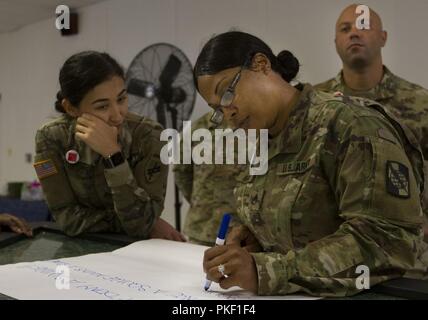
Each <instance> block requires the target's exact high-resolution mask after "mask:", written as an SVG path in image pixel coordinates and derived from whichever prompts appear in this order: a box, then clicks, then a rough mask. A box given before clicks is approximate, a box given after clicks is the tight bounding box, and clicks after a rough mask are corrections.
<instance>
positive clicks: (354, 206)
mask: <svg viewBox="0 0 428 320" xmlns="http://www.w3.org/2000/svg"><path fill="white" fill-rule="evenodd" d="M379 130H382V131H381V132H382V134H381V135H379V134H378V132H379ZM328 139H330V141H327V143H326V146H325V149H324V154H323V156H322V159H321V162H322V164H321V167H322V169H323V170H324V172H325V176H326V177H327V179H328V181H329V184H330V187H331V189H332V191H333V192H334V194H335V197H336V199H337V204H338V213H339V216H340V218H341V219H342V221H343V222H342V224H341V225H340V227H339V228H338V230H337V231H336V232H335V233H333V234H331V235H329V236H327V237H325V238H322V239H320V240H317V241H314V242H311V243H309V244H308V245H307V246H306V247H304V248H303V249H301V250H291V251H289V252H287V253H286V254H280V253H255V254H253V258H254V260H255V263H256V267H257V272H258V283H259V289H258V290H259V292H258V293H259V294H261V295H275V294H288V293H293V292H297V291H304V292H306V293H309V294H313V295H320V296H346V295H352V294H355V293H357V292H359V291H361V290H362V288H361V287H358V286H357V281H358V280H357V277H358V276H359V275H360V273H357V267H358V266H360V265H364V266H366V267H367V268H368V270H369V272H370V273H369V276H370V277H369V278H368V279H369V283H370V286H373V285H375V284H377V283H379V282H381V281H385V280H388V279H392V278H397V277H400V276H402V275H403V274H404V273H405V271H406V270H409V269H411V268H412V267H413V266H414V263H415V260H416V257H417V255H418V250H419V249H420V244H421V239H422V232H421V231H422V230H421V224H422V222H421V221H422V211H421V206H420V189H419V183H418V182H417V181H416V179H415V175H414V172H413V170H418V169H417V168H416V169H414V168H412V166H411V163H410V161H409V158H408V157H407V156H406V154H405V152H404V151H403V148H402V146H401V143H400V141H401V140H400V139H399V138H398V134H397V132H396V131H395V130H394V129H393V128H392V127H391V126H390V125H389V124H388V123H387V122H386V121H383V120H381V119H380V118H374V117H360V118H357V119H355V120H354V121H353V122H351V123H350V124H349V126H347V127H346V129H344V130H343V133H332V134H330V138H328ZM366 275H367V274H366Z"/></svg>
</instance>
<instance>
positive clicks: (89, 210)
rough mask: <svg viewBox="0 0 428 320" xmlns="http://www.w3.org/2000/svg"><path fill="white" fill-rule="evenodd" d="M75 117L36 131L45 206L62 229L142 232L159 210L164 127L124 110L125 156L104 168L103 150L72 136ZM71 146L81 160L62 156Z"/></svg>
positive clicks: (74, 232) (138, 234)
mask: <svg viewBox="0 0 428 320" xmlns="http://www.w3.org/2000/svg"><path fill="white" fill-rule="evenodd" d="M75 126H76V120H74V119H72V118H71V117H69V116H67V115H63V116H61V117H60V118H58V119H55V120H54V121H52V122H50V123H48V124H46V125H44V126H43V127H42V128H40V129H39V130H38V131H37V134H36V156H35V164H34V166H35V168H36V172H37V175H38V177H39V180H40V182H41V184H42V187H43V192H44V194H45V197H46V201H47V203H48V206H49V209H50V211H51V212H52V214H53V216H54V218H55V220H56V222H57V223H58V224H59V226H60V227H61V228H62V229H63V231H64V232H65V233H66V234H68V235H71V236H75V235H78V234H80V233H83V232H125V233H126V234H128V235H131V236H134V237H139V238H146V237H148V235H149V232H150V230H151V228H152V226H153V224H154V221H155V219H157V217H159V216H160V214H161V212H162V210H163V203H164V198H165V190H166V179H167V174H168V168H167V166H165V165H163V164H162V163H161V162H160V158H159V154H160V149H161V148H162V146H163V144H162V143H161V142H160V139H159V137H160V132H161V130H162V127H161V126H160V125H159V124H158V123H156V122H154V121H152V120H149V119H146V118H142V117H139V116H137V115H134V114H131V113H128V115H127V116H126V119H125V121H124V124H123V127H122V130H121V133H120V136H119V142H120V144H121V145H122V152H123V154H124V156H125V159H126V161H125V162H124V163H123V164H121V165H119V166H117V167H115V168H112V169H106V168H104V165H103V161H102V156H101V155H99V154H98V153H96V152H95V151H93V150H92V149H90V148H89V146H87V145H86V144H85V143H84V142H83V141H81V140H76V139H75V135H74V133H75ZM69 150H75V151H77V153H78V154H79V158H80V159H79V161H78V162H77V163H75V164H72V163H69V162H68V161H66V158H65V156H66V153H67V152H68V151H69Z"/></svg>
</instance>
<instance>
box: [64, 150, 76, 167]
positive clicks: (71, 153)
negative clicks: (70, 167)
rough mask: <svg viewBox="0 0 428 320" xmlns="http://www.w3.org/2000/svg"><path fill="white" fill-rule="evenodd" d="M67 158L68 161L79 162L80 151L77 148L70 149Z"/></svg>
mask: <svg viewBox="0 0 428 320" xmlns="http://www.w3.org/2000/svg"><path fill="white" fill-rule="evenodd" d="M65 160H67V162H68V163H71V164H75V163H78V162H79V153H78V152H77V151H76V150H69V151H67V153H66V154H65Z"/></svg>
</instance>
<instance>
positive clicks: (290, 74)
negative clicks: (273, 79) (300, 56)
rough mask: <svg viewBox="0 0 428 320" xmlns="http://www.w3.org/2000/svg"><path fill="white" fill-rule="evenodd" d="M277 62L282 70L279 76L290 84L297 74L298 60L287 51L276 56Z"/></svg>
mask: <svg viewBox="0 0 428 320" xmlns="http://www.w3.org/2000/svg"><path fill="white" fill-rule="evenodd" d="M277 59H278V62H279V64H280V66H281V68H282V72H281V76H282V77H283V78H284V79H285V81H287V82H290V81H291V80H293V79H294V78H295V77H296V76H297V74H298V73H299V69H300V63H299V60H297V58H296V57H295V56H294V55H293V54H292V53H291V52H290V51H288V50H283V51H281V52H280V53H279V54H278V56H277Z"/></svg>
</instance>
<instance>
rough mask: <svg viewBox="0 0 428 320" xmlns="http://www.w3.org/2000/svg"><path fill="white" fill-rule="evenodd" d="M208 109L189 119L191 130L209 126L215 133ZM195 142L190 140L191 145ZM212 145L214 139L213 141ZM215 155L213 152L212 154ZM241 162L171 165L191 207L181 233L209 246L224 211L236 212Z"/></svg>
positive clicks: (212, 132) (191, 239)
mask: <svg viewBox="0 0 428 320" xmlns="http://www.w3.org/2000/svg"><path fill="white" fill-rule="evenodd" d="M211 117H212V112H209V113H207V114H205V115H204V116H202V117H201V118H199V119H198V120H196V121H195V122H192V133H193V131H194V130H197V129H201V128H205V129H208V130H209V131H210V132H211V134H212V136H213V137H214V135H215V133H214V131H215V129H225V128H226V126H225V125H224V124H223V125H220V126H215V125H214V124H213V123H212V122H211V121H210V119H211ZM196 144H197V143H194V142H193V145H192V147H194V146H195V145H196ZM213 145H214V142H213ZM213 159H214V155H213ZM240 172H241V166H239V165H234V164H214V163H213V164H200V165H195V164H180V165H175V166H174V173H175V181H176V183H177V186H178V187H179V189H180V191H181V192H182V193H183V196H184V197H185V199H186V200H187V202H189V204H190V208H189V211H188V212H187V215H186V220H185V224H184V234H186V235H187V236H188V237H189V240H190V241H191V242H194V243H198V244H202V245H207V246H212V245H214V242H215V239H216V237H217V232H218V228H219V225H220V221H221V218H222V216H223V214H224V213H226V212H230V213H235V212H236V204H235V198H234V196H233V189H234V188H235V186H236V180H235V178H236V176H237V175H238V174H239V173H240Z"/></svg>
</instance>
